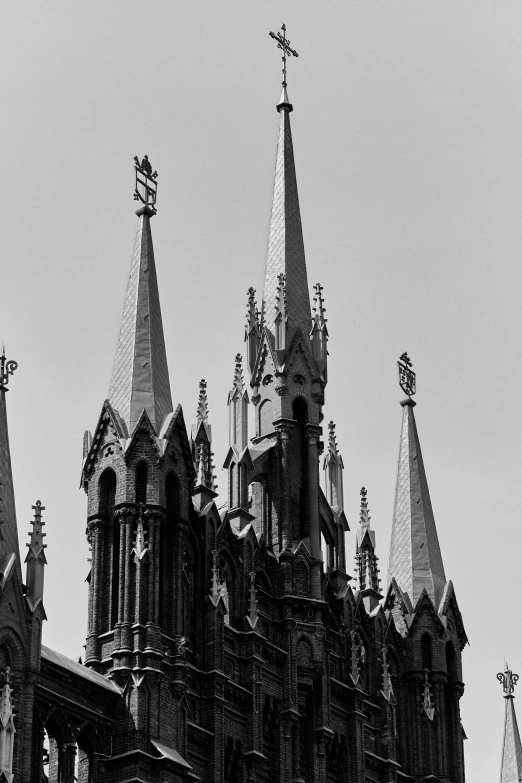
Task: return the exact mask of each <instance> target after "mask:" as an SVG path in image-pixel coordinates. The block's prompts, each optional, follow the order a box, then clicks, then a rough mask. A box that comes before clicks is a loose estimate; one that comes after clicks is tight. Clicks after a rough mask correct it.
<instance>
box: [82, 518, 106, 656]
mask: <svg viewBox="0 0 522 783" xmlns="http://www.w3.org/2000/svg"><path fill="white" fill-rule="evenodd" d="M102 524H103V522H102V520H101V519H92V520H91V521H90V522H89V524H88V526H87V531H88V538H89V541H90V544H91V579H90V583H89V607H88V615H89V616H88V630H87V646H86V651H85V660H86V662H91V661H99V660H100V648H99V642H98V637H99V635H100V633H102V630H104V629H102V628H101V614H102V610H101V601H102V595H101V590H100V586H101V584H102V579H103V575H102V573H101V571H102V529H101V528H102Z"/></svg>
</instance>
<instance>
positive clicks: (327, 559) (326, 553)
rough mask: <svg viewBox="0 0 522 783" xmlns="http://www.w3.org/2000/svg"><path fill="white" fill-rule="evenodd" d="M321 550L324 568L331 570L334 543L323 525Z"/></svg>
mask: <svg viewBox="0 0 522 783" xmlns="http://www.w3.org/2000/svg"><path fill="white" fill-rule="evenodd" d="M321 552H322V555H323V568H324V570H325V571H331V570H332V568H333V567H334V545H333V541H332V537H331V536H330V533H329V532H328V530H327V529H326V528H325V526H324V525H322V527H321Z"/></svg>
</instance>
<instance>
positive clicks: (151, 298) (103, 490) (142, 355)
mask: <svg viewBox="0 0 522 783" xmlns="http://www.w3.org/2000/svg"><path fill="white" fill-rule="evenodd" d="M136 174H137V189H136V193H137V195H138V196H140V197H141V195H143V198H142V201H143V205H142V206H141V208H140V209H138V211H137V213H136V214H137V215H138V217H139V226H138V230H137V234H136V241H135V244H134V252H133V256H132V261H131V269H130V275H129V280H128V285H127V292H126V295H125V302H124V307H123V315H122V321H121V329H120V336H119V340H118V346H117V350H116V357H115V360H114V367H113V371H112V378H111V383H110V388H109V396H108V399H107V400H106V401H105V403H104V404H103V407H102V412H101V416H100V419H99V421H98V425H97V427H96V430H95V432H94V435H93V436H92V437H91V435H90V433H86V435H85V439H84V469H83V483H84V488H85V490H86V492H87V496H88V522H87V535H88V540H89V543H90V546H91V549H92V570H91V573H90V577H89V613H88V618H89V619H88V635H87V646H86V661H85V662H86V665H87V666H89V667H91V668H92V669H94V670H95V671H97V672H99V673H101V674H104V675H106V676H108V677H110V678H111V679H112V680H113V681H114V682H115V684H117V685H118V686H119V687H120V689H121V690H122V693H123V700H122V704H121V706H120V711H119V715H118V721H117V724H116V726H115V730H114V734H113V743H112V753H111V755H110V758H108V759H107V761H106V770H107V774H110V775H111V778H110V779H111V780H114V781H119V780H129V779H133V780H134V779H135V777H133V776H135V775H136V774H137V771H138V770H148V771H147V773H146V779H147V780H149V779H150V780H152V779H153V776H154V775H155V774H159V770H160V769H161V770H169V771H170V768H171V767H172V768H173V769H177V768H179V767H180V765H181V767H183V764H184V762H183V760H182V758H181V756H180V755H179V753H178V752H177V751H176V752H174V751H172V752H171V751H170V750H169V748H170V749H174V748H179V749H183V747H184V742H185V740H184V736H185V724H184V719H183V705H182V703H181V702H182V698H183V693H184V685H183V676H182V675H179V677H178V676H177V675H178V669H179V666H180V662H181V661H182V660H183V657H184V648H185V647H187V646H189V645H190V646H195V645H196V641H197V630H196V623H195V622H193V618H191V624H190V629H189V628H188V627H187V626H186V624H185V623H184V620H185V613H184V611H183V606H184V604H185V603H186V602H187V599H188V593H189V592H190V591H189V590H188V589H187V585H186V584H184V581H183V574H184V565H185V563H184V556H185V538H186V535H187V531H188V520H189V515H190V508H189V506H190V504H191V497H190V494H191V493H190V486H191V485H193V481H194V478H195V469H194V462H193V458H192V453H191V447H190V443H189V440H188V437H187V432H186V427H185V423H184V420H183V414H182V411H181V407H180V406H177V407H176V408H175V409H174V406H173V404H172V397H171V391H170V382H169V376H168V369H167V358H166V351H165V342H164V337H163V325H162V318H161V309H160V300H159V293H158V283H157V277H156V265H155V259H154V249H153V244H152V234H151V219H152V217H153V216H154V214H155V213H156V209H155V206H154V203H155V190H156V176H157V175H155V174H152V168H151V167H150V163H149V161H148V159H147V158H145V159H144V160H143V162H142V163H141V164H139V163H138V162H137V160H136ZM143 183H145V184H144V185H143ZM151 194H152V197H151ZM191 588H192V592H193V591H194V585H192V586H191ZM189 634H190V635H189ZM181 668H182V669H183V666H182V667H181ZM180 705H181V706H180ZM151 743H152V745H151ZM182 752H183V750H182ZM162 779H163V778H162ZM165 779H166V778H165ZM168 779H169V780H170V779H171V777H169V778H168Z"/></svg>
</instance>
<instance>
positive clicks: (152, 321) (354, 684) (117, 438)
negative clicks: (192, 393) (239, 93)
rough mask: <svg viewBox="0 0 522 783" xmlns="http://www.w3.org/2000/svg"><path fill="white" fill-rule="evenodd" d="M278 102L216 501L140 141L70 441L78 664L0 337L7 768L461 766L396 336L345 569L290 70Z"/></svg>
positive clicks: (381, 771)
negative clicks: (175, 377) (61, 614)
mask: <svg viewBox="0 0 522 783" xmlns="http://www.w3.org/2000/svg"><path fill="white" fill-rule="evenodd" d="M277 109H278V111H279V116H280V131H279V141H278V152H277V163H276V173H275V186H274V196H273V204H272V216H271V222H270V232H269V246H268V259H267V264H266V277H265V286H264V292H263V295H262V297H260V298H259V306H258V305H257V304H256V299H255V291H254V290H253V289H250V291H249V293H248V316H247V327H246V334H245V341H246V370H245V373H246V374H248V376H249V379H250V390H249V391H248V392H247V388H246V383H245V380H244V375H243V368H242V359H241V356H239V355H238V356H237V357H236V364H235V370H234V375H233V383H232V388H231V390H230V393H229V398H228V407H229V421H230V428H229V451H228V454H227V455H226V459H225V467H226V468H227V470H228V476H229V482H228V497H227V498H225V499H221V500H220V501H219V503H218V501H217V493H216V491H215V485H214V475H213V453H212V433H211V427H210V424H209V416H208V408H207V399H206V384H205V382H204V381H202V382H201V387H200V395H199V403H198V411H197V422H196V424H195V425H194V426H192V428H191V430H190V433H188V431H187V427H186V424H185V421H184V417H183V412H182V410H181V408H180V407H179V406H178V407H177V408H176V409H174V408H173V404H172V399H171V392H170V383H169V375H168V370H167V360H166V352H165V344H164V337H163V326H162V320H161V310H160V301H159V293H158V284H157V279H156V267H155V260H154V252H153V245H152V235H151V218H152V217H153V215H154V214H155V208H154V200H155V197H154V188H155V184H154V183H155V177H154V175H153V174H152V170H151V169H150V166H149V163H148V160H146V159H145V160H144V161H143V162H142V164H139V163H138V162H137V163H136V168H137V175H138V179H141V181H142V182H144V183H145V184H144V187H145V189H144V190H140V191H139V192H140V193H141V194H142V196H143V201H144V204H143V206H142V207H141V209H139V210H138V213H137V214H138V215H139V228H138V232H137V237H136V243H135V247H134V254H133V258H132V264H131V271H130V277H129V282H128V287H127V294H126V298H125V305H124V312H123V317H122V324H121V332H120V339H119V344H118V349H117V354H116V358H115V362H114V370H113V375H112V379H111V383H110V390H109V396H108V399H107V400H105V402H104V403H103V405H102V407H101V415H100V418H99V421H98V423H97V425H96V428H95V430H94V431H93V433H92V435H91V434H90V433H86V435H85V439H84V467H83V485H84V488H85V491H86V493H87V498H88V509H87V537H88V541H89V544H90V547H91V550H92V551H91V563H92V569H91V573H90V577H89V610H88V617H89V627H88V635H87V642H86V655H85V662H84V663H83V664H82V663H76V662H73V661H71V660H69V659H67V658H66V657H65V656H63V655H61V654H60V653H57V652H55V651H53V650H50V649H47V648H45V647H42V645H41V628H42V622H43V620H44V619H45V612H44V608H43V573H44V567H45V551H44V550H45V547H44V545H43V533H42V526H43V519H42V510H43V507H41V505H40V504H39V503H37V504H36V506H35V518H34V523H33V531H32V536H31V544H30V547H29V552H28V555H27V559H26V563H27V566H26V577H25V583H24V581H23V577H22V564H21V559H20V553H19V548H18V534H17V527H16V517H15V505H14V497H13V489H12V486H13V485H12V477H11V465H10V457H9V445H8V437H7V418H6V408H5V399H6V391H7V383H8V380H9V370H11V369H12V367H11V366H10V365H9V363H8V362H7V361H6V359H5V357H4V358H3V359H2V373H1V375H2V377H1V379H0V389H1V392H0V405H1V407H0V480H1V482H2V483H1V486H0V494H1V498H2V525H1V527H0V531H1V533H2V536H1V541H0V548H1V549H0V554H1V558H0V672H1V675H2V678H3V680H2V682H3V684H2V692H1V701H0V781H2V780H6V781H11V780H13V779H14V781H16V783H40V781H42V780H46V779H48V780H49V781H52V783H72V781H73V780H75V779H78V780H79V781H81V782H82V783H88V781H89V782H90V783H101V781H104V782H105V781H107V783H139V782H141V783H181V781H194V783H195V781H198V780H199V781H204V782H205V783H268V782H269V781H270V783H312V781H313V782H314V783H316V782H323V781H324V782H325V783H366V782H369V781H375V782H377V781H378V782H379V783H388V782H390V783H391V781H416V782H418V781H433V783H436V781H439V782H440V783H463V781H464V763H463V739H464V732H463V729H462V726H461V722H460V714H459V700H460V697H461V695H462V692H463V688H464V686H463V683H462V671H461V651H462V649H463V647H464V645H465V644H466V634H465V631H464V627H463V624H462V619H461V615H460V612H459V609H458V606H457V602H456V598H455V593H454V590H453V585H452V583H451V581H447V580H446V577H445V574H444V567H443V562H442V556H441V552H440V548H439V543H438V537H437V531H436V527H435V521H434V516H433V511H432V508H431V502H430V496H429V491H428V484H427V480H426V474H425V470H424V465H423V460H422V455H421V449H420V443H419V438H418V434H417V429H416V424H415V418H414V410H413V409H414V405H415V403H414V402H413V400H412V394H413V392H414V375H413V373H412V371H411V368H410V366H409V363H408V362H409V360H408V359H407V357H403V359H402V361H401V369H400V373H401V385H402V387H403V389H405V391H406V392H407V394H408V396H407V399H406V400H405V401H404V402H403V403H402V406H403V409H402V410H403V414H402V415H403V426H402V433H401V442H400V452H399V464H398V472H397V489H396V501H395V511H394V522H393V533H392V542H391V547H390V556H389V568H388V582H387V587H386V589H385V590H382V591H381V584H380V580H379V568H378V561H377V556H376V541H375V532H374V531H373V530H372V528H371V525H370V516H369V512H368V500H367V496H366V491H365V490H362V491H361V517H360V523H359V526H358V529H357V534H356V541H357V543H356V552H355V553H353V554H355V555H356V562H357V567H356V572H355V574H352V575H350V574H349V573H348V571H347V566H346V552H345V533H346V531H347V530H348V524H347V520H346V517H345V514H344V511H343V463H342V458H341V456H340V454H339V450H338V447H337V443H336V438H335V428H334V425H333V424H330V425H329V428H328V438H327V441H326V445H324V446H323V442H322V418H323V415H322V408H323V404H324V395H325V391H326V385H327V338H328V333H327V328H326V320H325V317H324V305H323V298H322V289H321V286H320V285H316V286H315V297H314V303H315V306H314V308H313V314H312V309H311V303H310V296H309V287H308V280H307V272H306V264H305V254H304V246H303V236H302V229H301V217H300V211H299V199H298V193H297V182H296V173H295V165H294V156H293V145H292V136H291V129H290V113H291V111H292V106H291V104H290V103H289V100H288V96H287V94H286V89H284V90H283V94H282V96H281V101H280V103H279V105H278V106H277ZM224 360H226V357H224ZM231 369H232V368H231ZM102 391H103V390H102V388H101V387H100V394H102ZM252 419H253V420H255V428H254V431H253V432H249V420H252ZM15 437H16V433H15ZM323 452H324V455H323V456H322V453H323ZM321 470H324V474H325V487H326V490H325V492H323V490H322V489H321V487H320V480H319V475H320V471H321ZM223 501H225V502H223ZM78 545H79V546H80V545H81V542H78ZM351 554H352V553H350V555H351ZM350 560H351V556H350ZM13 708H14V711H13ZM13 776H14V777H13Z"/></svg>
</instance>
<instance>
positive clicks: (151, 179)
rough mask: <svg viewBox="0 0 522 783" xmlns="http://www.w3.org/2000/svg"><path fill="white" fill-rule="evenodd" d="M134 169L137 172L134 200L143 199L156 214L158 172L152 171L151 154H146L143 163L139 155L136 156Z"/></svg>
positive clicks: (142, 201)
mask: <svg viewBox="0 0 522 783" xmlns="http://www.w3.org/2000/svg"><path fill="white" fill-rule="evenodd" d="M134 171H135V173H136V184H135V187H134V201H141V203H142V204H144V205H145V206H146V207H148V208H149V209H150V210H151V211H152V214H153V215H155V214H156V196H157V191H158V183H157V181H156V180H157V179H158V172H157V171H155V172H154V173H152V166H151V164H150V161H149V156H148V155H145V157H144V158H143V160H142V161H141V163H140V162H139V160H138V156H137V155H135V156H134Z"/></svg>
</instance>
